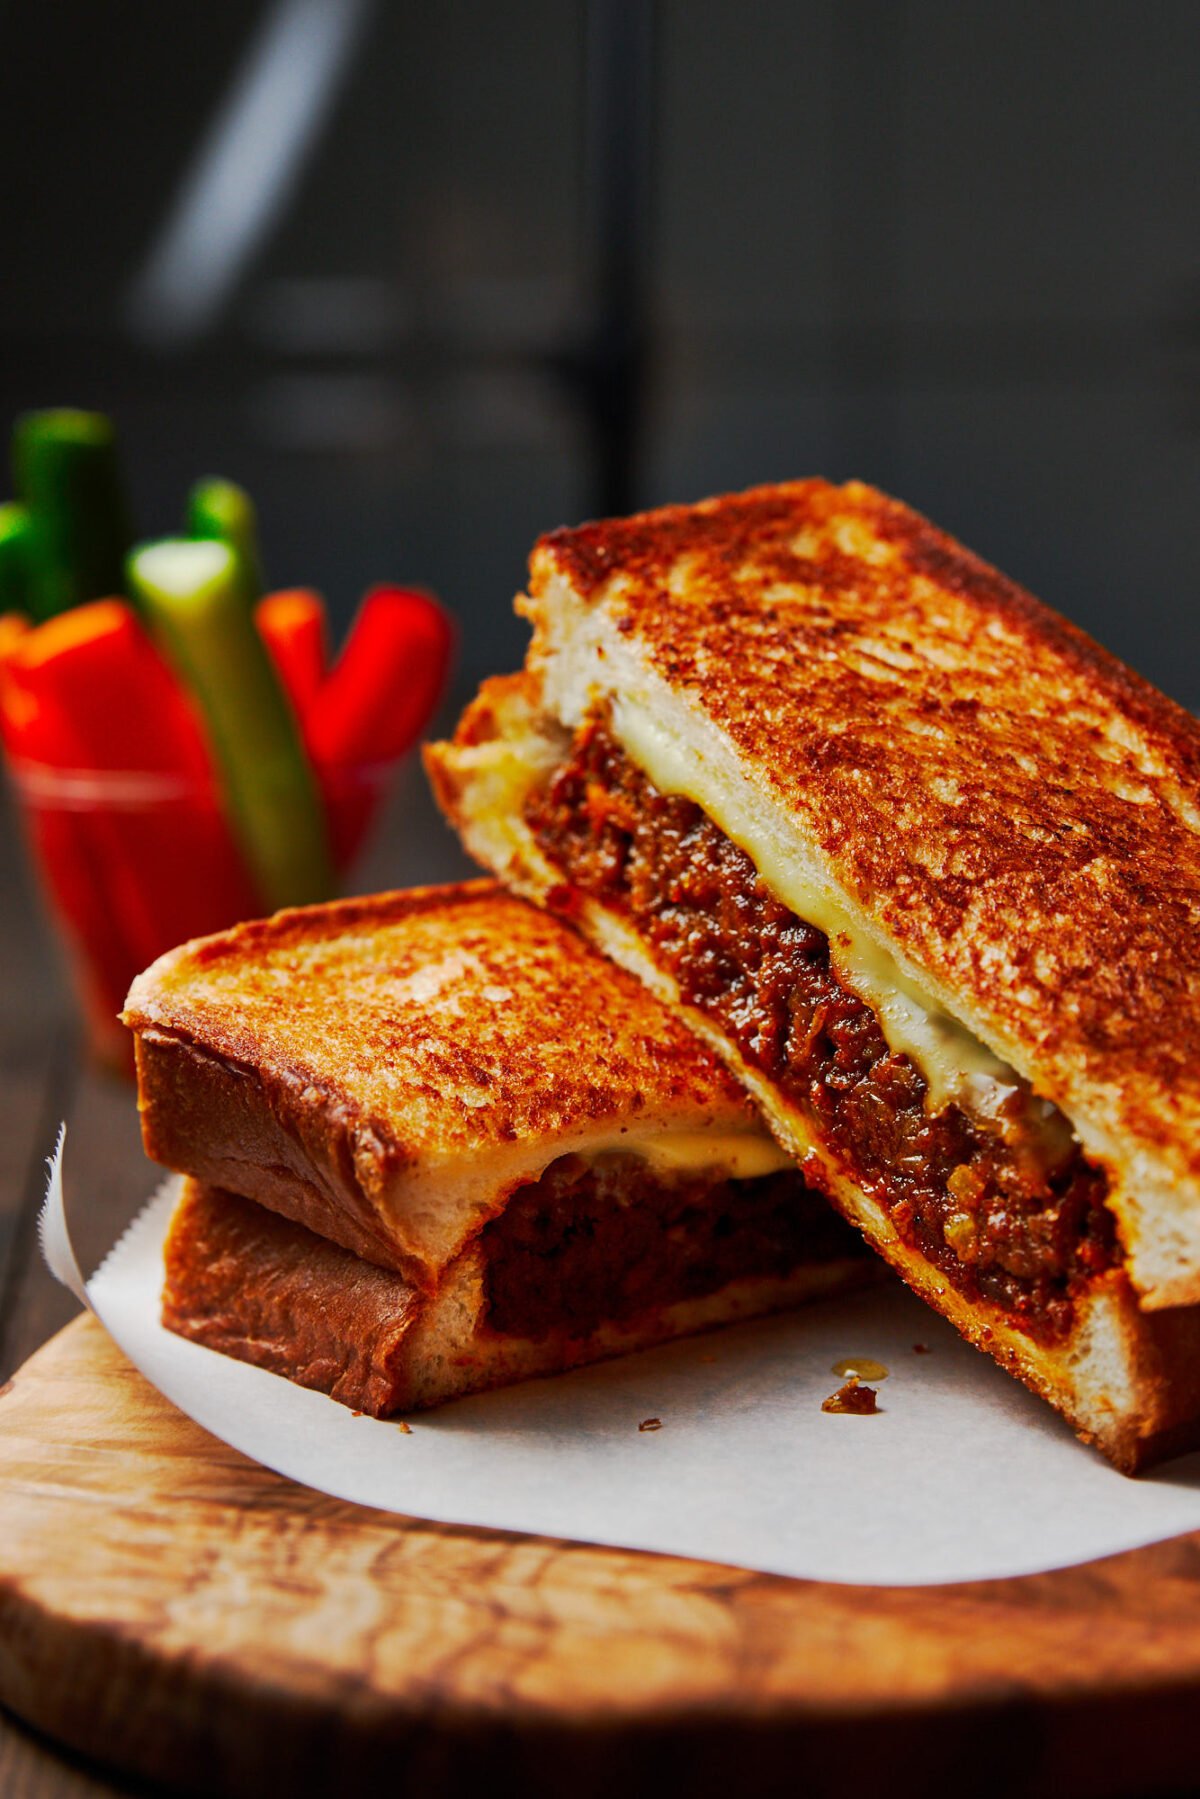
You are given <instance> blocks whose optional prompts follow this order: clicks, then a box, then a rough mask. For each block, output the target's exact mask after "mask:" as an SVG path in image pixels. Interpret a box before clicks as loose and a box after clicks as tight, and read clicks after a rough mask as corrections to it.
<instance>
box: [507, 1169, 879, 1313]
mask: <svg viewBox="0 0 1200 1799" xmlns="http://www.w3.org/2000/svg"><path fill="white" fill-rule="evenodd" d="M481 1244H482V1247H483V1250H484V1254H485V1262H484V1266H485V1274H484V1296H485V1304H486V1314H485V1315H486V1318H487V1322H488V1324H489V1325H490V1326H491V1328H492V1329H493V1330H496V1331H499V1332H501V1333H503V1334H504V1335H508V1336H517V1337H533V1338H544V1337H547V1336H549V1335H551V1334H552V1333H559V1332H565V1333H566V1334H567V1335H568V1336H580V1337H582V1336H586V1335H587V1334H588V1333H589V1332H590V1331H593V1330H595V1329H596V1328H597V1327H598V1326H599V1325H601V1324H606V1323H614V1324H619V1323H620V1322H621V1321H622V1320H624V1319H628V1318H634V1317H636V1316H637V1315H638V1314H639V1313H641V1312H645V1311H646V1310H648V1309H649V1308H652V1307H655V1306H665V1305H672V1304H674V1303H675V1302H676V1301H677V1300H683V1299H701V1298H703V1297H704V1295H705V1294H707V1293H715V1292H716V1291H717V1290H718V1288H721V1287H724V1286H725V1285H726V1284H727V1283H728V1282H729V1281H733V1280H738V1279H740V1278H743V1277H746V1276H752V1275H767V1276H775V1277H779V1278H782V1277H783V1276H785V1275H789V1274H791V1273H793V1272H794V1270H795V1269H797V1268H799V1267H802V1266H805V1265H813V1264H816V1263H820V1262H828V1261H835V1260H842V1259H844V1258H846V1257H856V1256H860V1255H861V1254H862V1245H861V1243H860V1242H859V1240H858V1238H857V1237H856V1235H855V1233H854V1232H853V1231H852V1230H850V1229H849V1227H848V1226H847V1225H845V1224H843V1222H842V1220H841V1219H840V1218H838V1217H836V1216H835V1215H834V1214H833V1213H832V1212H831V1211H830V1209H829V1207H828V1206H827V1205H826V1204H825V1202H824V1200H822V1199H819V1198H818V1197H817V1196H816V1195H815V1194H813V1193H810V1192H808V1190H807V1189H806V1188H805V1186H804V1182H803V1181H802V1179H801V1177H800V1175H799V1174H797V1173H796V1172H795V1171H794V1170H791V1169H788V1170H786V1171H784V1172H781V1173H778V1174H765V1175H760V1176H758V1177H757V1178H755V1179H753V1180H728V1179H726V1178H725V1177H724V1176H722V1175H721V1174H720V1173H719V1172H712V1173H707V1174H701V1175H690V1174H689V1175H680V1176H675V1175H666V1174H663V1175H660V1174H658V1173H657V1172H656V1171H655V1170H654V1169H653V1168H651V1167H649V1166H648V1165H647V1163H645V1162H644V1161H642V1160H641V1159H639V1158H637V1157H635V1156H632V1155H604V1156H598V1157H596V1158H595V1159H593V1160H591V1161H585V1160H584V1159H583V1157H581V1156H562V1157H560V1158H559V1160H558V1161H557V1162H552V1163H551V1165H550V1167H549V1168H548V1169H547V1170H546V1172H545V1174H543V1176H542V1177H541V1179H540V1180H538V1181H531V1182H530V1184H529V1185H528V1186H526V1187H522V1188H520V1189H519V1190H518V1191H517V1192H516V1193H515V1194H514V1195H513V1197H512V1198H511V1199H510V1200H509V1203H508V1205H507V1206H506V1207H505V1209H504V1211H503V1212H502V1213H501V1214H500V1216H499V1217H498V1218H496V1219H494V1220H493V1221H492V1223H491V1224H489V1225H488V1226H487V1227H486V1229H485V1230H484V1232H483V1235H482V1238H481Z"/></svg>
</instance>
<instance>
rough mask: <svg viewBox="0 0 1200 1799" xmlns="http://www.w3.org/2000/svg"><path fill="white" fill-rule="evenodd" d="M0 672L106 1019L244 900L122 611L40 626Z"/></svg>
mask: <svg viewBox="0 0 1200 1799" xmlns="http://www.w3.org/2000/svg"><path fill="white" fill-rule="evenodd" d="M6 668H7V676H6V686H7V687H8V689H9V691H10V695H11V703H10V705H9V707H8V708H6V711H7V713H8V716H9V719H10V724H9V731H8V747H9V750H10V754H11V755H12V757H13V760H14V764H15V772H16V775H17V780H18V783H19V784H20V785H21V786H22V791H23V797H24V801H25V806H26V812H27V815H28V817H29V819H30V823H31V827H32V829H33V833H34V837H35V842H36V843H37V846H38V851H39V854H40V856H41V859H42V870H43V875H44V878H45V880H46V883H47V885H48V887H49V888H50V890H51V893H52V897H53V899H54V901H55V903H56V905H57V908H58V910H59V911H60V913H61V914H62V915H63V918H64V922H65V924H66V926H67V930H68V934H69V935H71V936H73V937H74V939H75V940H76V942H77V943H78V944H79V945H80V946H81V948H82V949H83V951H84V954H85V956H86V957H87V958H88V959H89V960H90V962H91V964H92V974H93V982H92V985H93V988H96V989H98V991H99V995H100V998H98V1000H97V1003H98V1004H99V1003H103V1004H104V1005H105V1006H107V1007H108V1009H109V1011H108V1015H109V1017H110V1018H111V1016H112V1012H113V1011H115V1010H118V1009H119V1008H120V1005H121V1003H122V1001H123V999H124V995H125V991H126V990H127V988H128V985H129V982H130V980H131V979H132V978H133V975H134V974H136V973H137V971H138V969H139V968H142V967H144V966H145V965H146V963H147V962H150V961H152V960H153V959H154V958H155V956H157V955H159V954H161V953H162V951H163V950H165V949H169V948H170V947H171V946H172V945H173V944H175V943H178V942H181V941H183V939H184V938H186V937H191V936H197V935H200V934H201V933H203V932H205V931H211V930H216V929H219V928H220V927H221V926H223V925H226V924H231V923H233V922H235V921H236V920H237V919H238V918H242V917H247V916H250V915H251V914H253V913H254V912H255V911H256V910H257V909H258V908H257V904H256V900H255V896H254V893H253V889H252V886H251V884H250V880H249V877H248V875H247V873H246V871H245V869H244V867H243V865H242V863H241V859H240V857H239V856H238V854H237V851H236V848H235V846H234V844H233V840H232V838H231V836H230V833H229V829H228V826H227V824H226V822H225V819H224V817H223V815H222V813H221V810H220V802H219V799H218V796H217V789H216V786H215V783H214V780H213V774H212V765H211V761H210V758H209V754H208V750H207V746H206V744H205V740H204V737H203V734H202V732H201V730H200V726H199V724H198V722H197V720H196V718H195V716H194V714H193V713H192V710H191V707H190V706H189V704H188V702H187V701H186V699H185V698H184V695H183V693H182V691H181V689H180V688H179V686H178V684H177V682H176V681H175V679H174V677H173V675H172V674H171V672H170V670H169V669H168V668H167V667H166V665H165V663H164V662H163V660H162V658H161V657H160V655H159V653H158V651H157V649H156V648H155V647H154V645H153V643H152V642H151V641H150V639H149V637H148V636H147V635H146V633H145V631H144V630H143V628H142V626H141V625H140V623H139V622H138V620H137V618H136V617H135V615H134V613H133V612H132V610H131V609H130V607H129V606H127V605H126V604H125V603H124V601H121V600H98V601H94V602H91V603H90V604H88V605H86V606H81V607H77V608H75V609H74V610H73V611H71V612H67V613H63V614H61V615H59V616H58V617H56V618H54V619H52V620H50V621H49V622H48V623H46V624H44V625H42V626H39V627H38V628H37V629H36V630H34V631H31V632H29V633H28V634H27V635H26V636H25V637H24V638H22V639H21V640H20V642H19V643H17V644H16V646H15V648H14V649H13V651H12V653H11V655H10V656H9V658H8V660H7V664H6ZM30 763H32V764H35V765H41V768H42V769H43V770H45V771H47V772H46V773H44V774H43V775H40V776H39V774H38V770H37V768H36V767H35V768H34V769H33V770H32V771H31V770H30V769H29V767H28V764H30ZM67 774H69V775H70V776H71V779H70V780H69V781H65V782H64V780H63V776H64V775H67ZM89 776H91V777H94V778H95V786H94V788H91V787H90V785H89V779H88V777H89Z"/></svg>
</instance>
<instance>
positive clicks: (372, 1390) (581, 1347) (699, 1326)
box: [162, 1180, 876, 1418]
mask: <svg viewBox="0 0 1200 1799" xmlns="http://www.w3.org/2000/svg"><path fill="white" fill-rule="evenodd" d="M165 1261H166V1280H165V1284H164V1288H163V1305H162V1320H163V1323H164V1325H166V1327H167V1329H168V1330H172V1331H175V1332H176V1333H177V1334H178V1335H180V1336H183V1337H188V1338H189V1339H191V1340H192V1341H193V1342H196V1343H202V1344H204V1345H205V1346H206V1347H207V1348H209V1349H215V1350H219V1351H220V1352H221V1353H222V1354H224V1355H229V1356H233V1357H234V1358H235V1359H237V1360H238V1361H242V1362H250V1363H252V1364H253V1365H254V1366H256V1367H259V1368H267V1369H270V1371H271V1372H272V1373H273V1374H281V1375H284V1376H285V1377H286V1378H287V1379H289V1380H293V1381H296V1382H297V1383H298V1384H299V1385H300V1386H304V1387H314V1388H316V1389H317V1390H318V1391H319V1392H322V1393H328V1394H330V1395H331V1396H332V1397H333V1398H334V1399H337V1400H340V1401H341V1403H342V1404H343V1405H347V1406H350V1407H351V1408H352V1409H353V1410H355V1411H361V1412H369V1413H370V1414H371V1415H372V1416H373V1417H376V1418H386V1417H390V1416H391V1415H393V1414H394V1413H396V1412H400V1411H415V1410H418V1409H420V1408H422V1407H426V1406H431V1405H439V1404H441V1403H442V1402H443V1401H445V1400H447V1399H454V1398H457V1397H459V1396H461V1395H462V1394H465V1393H475V1392H479V1391H482V1390H483V1389H485V1388H489V1387H496V1386H501V1385H503V1384H505V1383H507V1382H510V1381H516V1380H524V1379H527V1378H529V1377H530V1376H532V1375H537V1374H553V1373H560V1372H562V1371H564V1370H565V1369H568V1368H575V1367H579V1366H580V1365H581V1364H583V1363H585V1362H595V1361H599V1360H602V1359H604V1358H605V1357H608V1356H614V1355H624V1354H626V1353H628V1352H629V1351H631V1350H636V1349H645V1348H648V1347H649V1346H650V1345H651V1344H653V1343H661V1342H664V1341H667V1340H668V1339H671V1338H674V1337H681V1336H686V1335H689V1334H690V1333H692V1332H695V1331H699V1330H706V1329H709V1328H710V1327H712V1326H714V1325H718V1324H726V1323H731V1322H733V1321H734V1320H735V1319H739V1318H754V1317H760V1316H762V1315H763V1314H764V1313H767V1312H771V1311H778V1310H780V1309H782V1308H783V1307H785V1306H790V1305H795V1304H798V1303H799V1302H801V1301H802V1300H806V1299H815V1298H819V1297H821V1296H823V1295H825V1294H828V1293H834V1292H840V1291H842V1290H843V1289H845V1288H847V1287H850V1286H855V1285H861V1284H862V1282H863V1281H864V1280H868V1279H870V1278H872V1275H873V1273H874V1272H875V1268H876V1265H875V1264H874V1263H873V1261H872V1259H871V1258H869V1257H867V1258H864V1257H862V1256H854V1257H850V1258H847V1259H838V1258H836V1257H835V1258H827V1259H824V1260H816V1261H814V1262H812V1263H809V1264H805V1265H802V1266H800V1267H798V1268H796V1269H795V1270H793V1271H792V1272H791V1273H790V1274H786V1275H778V1276H758V1277H748V1278H743V1279H739V1280H734V1281H730V1282H729V1283H727V1285H726V1286H724V1287H723V1288H721V1289H719V1290H718V1291H717V1292H715V1293H709V1294H705V1295H703V1296H702V1297H700V1298H696V1299H682V1300H678V1301H675V1302H674V1303H670V1304H662V1305H655V1306H652V1307H648V1308H647V1309H645V1310H644V1311H642V1312H641V1313H639V1314H638V1315H637V1316H635V1317H633V1318H627V1319H623V1320H621V1321H620V1322H618V1323H608V1324H605V1325H602V1326H601V1327H600V1328H598V1329H595V1330H591V1331H589V1332H587V1333H586V1334H584V1335H581V1336H570V1335H567V1334H566V1333H564V1332H553V1333H551V1334H549V1335H548V1336H546V1337H543V1338H540V1339H538V1340H532V1339H529V1338H523V1337H514V1336H504V1335H501V1334H499V1333H498V1332H496V1331H493V1330H491V1329H489V1328H488V1326H487V1324H486V1322H485V1321H484V1319H483V1318H482V1316H481V1303H482V1302H481V1294H482V1252H481V1249H480V1247H479V1246H478V1245H477V1244H472V1245H469V1246H468V1247H467V1248H466V1249H465V1250H464V1251H463V1252H462V1254H461V1255H460V1256H459V1257H458V1259H457V1260H456V1261H455V1262H454V1263H453V1264H452V1266H451V1267H450V1268H449V1269H447V1270H446V1273H445V1278H444V1281H443V1284H442V1285H441V1286H440V1287H439V1289H438V1291H437V1292H436V1293H435V1294H429V1293H418V1292H417V1291H416V1290H415V1289H414V1288H413V1287H411V1286H410V1285H408V1284H407V1283H406V1282H405V1281H404V1280H403V1279H402V1278H401V1277H400V1276H399V1275H397V1274H395V1273H392V1272H390V1271H388V1270H385V1269H382V1268H375V1267H372V1266H371V1265H370V1264H369V1263H366V1262H363V1261H361V1260H359V1258H358V1257H356V1256H354V1255H352V1254H350V1253H349V1252H348V1251H347V1250H344V1249H338V1248H336V1247H335V1246H334V1245H332V1244H330V1243H326V1242H324V1241H323V1240H322V1239H321V1238H319V1237H316V1236H314V1235H313V1233H312V1232H311V1231H308V1230H305V1229H304V1227H303V1226H302V1225H298V1224H293V1223H292V1222H291V1221H290V1220H287V1219H284V1218H280V1217H277V1216H276V1215H275V1214H273V1213H272V1212H269V1211H267V1210H265V1209H264V1208H263V1207H261V1206H258V1205H256V1204H255V1203H254V1202H253V1201H252V1200H249V1199H243V1198H241V1197H239V1196H238V1195H237V1194H234V1193H229V1192H225V1191H222V1190H221V1189H219V1188H216V1187H211V1186H206V1185H204V1184H203V1183H201V1182H199V1181H190V1180H189V1181H185V1182H184V1183H183V1192H182V1194H181V1196H180V1201H179V1204H178V1206H177V1208H176V1210H175V1213H174V1215H173V1217H172V1220H171V1225H170V1229H169V1231H168V1235H167V1241H166V1246H165Z"/></svg>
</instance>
